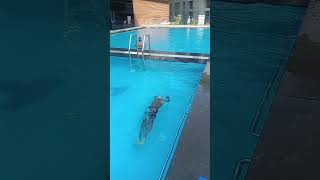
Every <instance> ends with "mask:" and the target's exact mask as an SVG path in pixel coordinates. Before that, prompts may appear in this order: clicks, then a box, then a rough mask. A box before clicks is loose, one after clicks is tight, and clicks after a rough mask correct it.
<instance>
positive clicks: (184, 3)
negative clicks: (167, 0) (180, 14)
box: [182, 2, 186, 10]
mask: <svg viewBox="0 0 320 180" xmlns="http://www.w3.org/2000/svg"><path fill="white" fill-rule="evenodd" d="M182 7H183V10H185V9H186V2H183V6H182Z"/></svg>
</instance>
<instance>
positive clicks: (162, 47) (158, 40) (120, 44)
mask: <svg viewBox="0 0 320 180" xmlns="http://www.w3.org/2000/svg"><path fill="white" fill-rule="evenodd" d="M130 34H138V35H141V36H143V35H144V34H150V35H151V38H150V39H151V50H157V51H167V52H184V53H186V52H189V53H201V54H210V29H209V28H143V29H138V30H135V31H128V32H122V33H116V34H112V35H111V37H110V47H111V48H128V42H129V37H130Z"/></svg>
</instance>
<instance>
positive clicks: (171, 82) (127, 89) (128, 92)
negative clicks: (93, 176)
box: [110, 56, 204, 180]
mask: <svg viewBox="0 0 320 180" xmlns="http://www.w3.org/2000/svg"><path fill="white" fill-rule="evenodd" d="M110 60H111V62H110V67H111V69H110V71H111V72H110V73H111V79H110V88H111V89H110V100H111V102H110V103H111V107H110V108H111V109H110V113H111V114H110V117H111V119H110V120H111V121H110V136H111V137H110V143H111V144H110V146H111V152H110V153H111V154H110V157H111V162H110V163H111V166H110V167H111V179H112V180H124V179H132V180H136V179H141V180H142V179H146V180H153V179H158V177H159V175H160V172H161V170H162V167H163V166H164V164H165V162H166V158H167V156H168V154H169V152H170V149H171V146H172V144H173V143H174V137H175V135H176V133H177V132H178V129H179V126H180V124H181V122H182V121H183V120H184V116H185V113H187V112H188V111H189V108H190V103H191V102H190V100H191V98H192V96H193V94H194V91H195V88H196V87H197V85H198V82H199V79H200V75H201V72H202V71H203V68H204V65H203V64H195V63H180V62H169V61H157V60H154V61H146V62H145V66H144V70H143V69H141V67H142V64H141V62H139V60H137V59H134V60H133V63H132V64H130V61H129V60H128V58H124V57H114V56H111V58H110ZM157 95H160V96H170V99H171V101H170V102H169V103H166V104H164V105H163V107H161V109H160V110H159V112H158V114H157V117H156V119H155V122H154V125H153V129H152V131H151V132H150V134H149V135H148V136H147V139H146V141H145V144H144V145H139V144H137V140H138V139H137V138H138V134H139V129H140V125H141V122H142V120H143V115H144V111H145V109H146V108H147V107H148V106H149V105H150V104H151V102H152V100H153V98H154V96H157Z"/></svg>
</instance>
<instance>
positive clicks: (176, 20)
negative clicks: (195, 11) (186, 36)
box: [174, 14, 182, 25]
mask: <svg viewBox="0 0 320 180" xmlns="http://www.w3.org/2000/svg"><path fill="white" fill-rule="evenodd" d="M181 19H182V16H181V15H180V14H179V15H178V16H176V17H175V18H174V24H175V25H179V24H181Z"/></svg>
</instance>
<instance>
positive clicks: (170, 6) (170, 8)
mask: <svg viewBox="0 0 320 180" xmlns="http://www.w3.org/2000/svg"><path fill="white" fill-rule="evenodd" d="M172 7H173V3H170V4H169V10H170V11H172V9H173V8H172Z"/></svg>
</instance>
